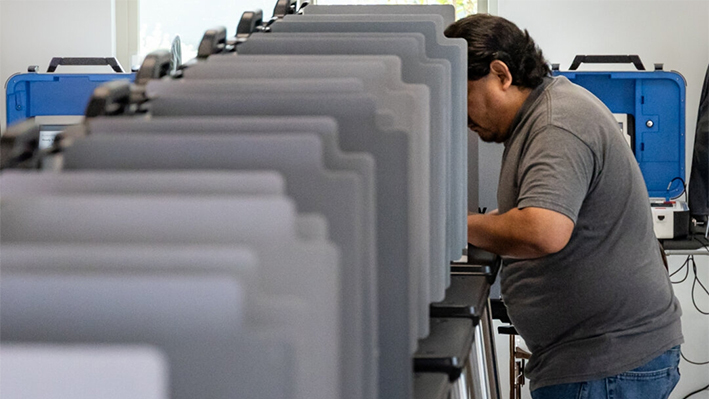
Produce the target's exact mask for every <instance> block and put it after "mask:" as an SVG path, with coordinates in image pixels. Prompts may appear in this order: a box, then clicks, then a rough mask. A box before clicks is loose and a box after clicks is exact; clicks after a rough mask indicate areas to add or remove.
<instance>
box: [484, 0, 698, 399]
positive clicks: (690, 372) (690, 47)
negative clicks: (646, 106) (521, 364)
mask: <svg viewBox="0 0 709 399" xmlns="http://www.w3.org/2000/svg"><path fill="white" fill-rule="evenodd" d="M497 7H498V15H500V16H502V17H505V18H507V19H509V20H511V21H512V22H514V23H516V24H517V25H518V26H519V27H520V28H523V29H528V30H529V33H530V34H531V36H532V37H533V38H534V39H535V41H536V42H537V43H538V44H539V46H540V47H541V48H542V50H543V52H544V54H545V56H546V58H547V59H548V60H549V61H550V62H553V63H559V64H561V69H562V70H567V69H568V67H569V65H570V64H571V61H572V60H573V58H574V56H575V55H576V54H638V55H639V56H640V58H641V59H642V60H643V63H644V64H645V67H646V68H648V69H652V66H653V63H664V64H665V70H676V71H679V72H681V73H682V75H683V76H684V77H685V78H686V80H687V98H686V100H687V101H686V127H687V130H686V172H687V176H689V172H690V170H691V159H692V148H693V144H694V132H695V126H696V120H697V107H698V102H699V96H700V92H701V88H702V83H703V80H704V73H705V72H706V69H707V66H708V65H709V2H708V1H706V0H695V1H687V0H665V1H658V0H642V1H635V0H614V1H607V0H605V1H604V0H497ZM610 68H613V69H621V68H622V70H632V66H630V65H628V66H627V67H619V66H600V65H598V66H582V67H581V68H580V69H610ZM502 148H503V147H502V146H501V145H493V144H484V143H483V144H481V156H480V169H481V174H482V176H481V180H480V202H481V206H487V207H489V208H493V207H496V203H497V201H496V199H495V191H496V188H497V178H498V169H499V162H500V157H501V154H502ZM619 200H621V199H619ZM684 258H685V257H683V256H674V257H670V268H671V270H676V269H677V268H679V266H680V265H681V264H682V262H683V261H684ZM697 266H698V269H699V274H700V279H701V281H702V282H704V283H705V285H707V283H709V257H706V256H698V257H697ZM682 274H683V273H682ZM690 274H691V273H690ZM676 277H677V276H676ZM673 279H674V278H673ZM691 286H692V284H691V279H690V280H688V281H687V282H685V283H682V284H679V285H675V292H676V295H677V297H678V298H679V299H680V302H681V304H682V307H683V310H684V315H683V316H682V325H683V329H684V334H685V340H686V343H685V345H683V351H684V353H685V354H686V355H687V356H688V357H689V358H690V360H695V361H696V360H699V361H706V360H709V342H707V339H706V338H707V336H709V317H707V316H702V315H700V314H699V313H698V312H697V311H696V310H695V309H694V306H693V305H692V300H691V296H690V292H691ZM698 298H699V299H700V301H701V302H700V306H703V309H704V310H705V311H706V310H707V309H709V302H707V296H706V295H704V296H702V295H701V294H698ZM498 347H499V349H500V350H501V352H503V353H501V361H503V362H504V363H503V364H501V368H500V370H501V371H502V372H503V373H504V374H506V364H507V363H506V361H507V357H506V355H504V353H506V352H507V350H506V341H504V342H503V344H502V345H498ZM579 361H583V360H582V359H579ZM680 368H681V373H682V379H681V381H680V383H679V385H678V387H677V388H676V389H675V391H674V392H673V394H672V396H671V397H672V398H682V397H683V396H684V395H686V394H687V393H689V392H691V391H693V390H695V389H698V388H701V387H703V386H705V385H706V384H708V383H709V366H692V365H689V364H687V363H686V362H684V361H683V362H682V364H681V365H680ZM502 381H504V382H505V383H506V381H507V380H506V378H503V379H502ZM506 391H507V389H503V395H504V396H505V397H507V392H506ZM701 395H704V396H701ZM701 395H698V397H704V398H706V397H707V396H706V393H703V394H701ZM525 397H527V398H528V397H529V392H528V390H527V388H525Z"/></svg>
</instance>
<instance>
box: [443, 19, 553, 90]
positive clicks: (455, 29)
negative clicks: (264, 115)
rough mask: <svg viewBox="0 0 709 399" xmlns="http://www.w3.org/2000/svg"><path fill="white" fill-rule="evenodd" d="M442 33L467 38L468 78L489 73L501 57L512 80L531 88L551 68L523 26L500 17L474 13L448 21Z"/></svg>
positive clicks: (538, 83) (475, 78)
mask: <svg viewBox="0 0 709 399" xmlns="http://www.w3.org/2000/svg"><path fill="white" fill-rule="evenodd" d="M445 35H446V36H447V37H451V38H456V37H457V38H463V39H465V40H466V41H467V42H468V80H478V79H480V78H482V77H484V76H485V75H487V74H488V73H490V63H491V62H492V61H494V60H500V61H502V62H504V63H505V64H506V65H507V68H509V70H510V73H511V74H512V84H513V85H515V86H521V87H527V88H531V89H534V88H535V87H537V86H539V85H540V84H542V78H544V77H545V76H549V75H550V74H551V71H550V69H549V65H548V64H547V62H546V60H545V59H544V56H543V55H542V50H540V49H539V47H537V45H536V44H535V43H534V40H533V39H532V38H531V37H530V36H529V32H527V30H526V29H525V30H524V31H522V30H521V29H519V28H518V27H517V25H515V24H513V23H512V22H510V21H508V20H506V19H504V18H502V17H496V16H492V15H488V14H474V15H470V16H467V17H465V18H463V19H460V20H458V21H456V22H455V23H454V24H452V25H450V26H449V27H448V28H447V29H446V31H445Z"/></svg>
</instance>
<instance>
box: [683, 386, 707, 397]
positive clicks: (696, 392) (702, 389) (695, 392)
mask: <svg viewBox="0 0 709 399" xmlns="http://www.w3.org/2000/svg"><path fill="white" fill-rule="evenodd" d="M707 389H709V385H707V386H705V387H704V388H701V389H697V390H696V391H694V392H691V393H689V394H688V395H687V396H685V397H684V398H682V399H687V398H688V397H690V396H692V395H696V394H698V393H699V392H701V391H705V390H707Z"/></svg>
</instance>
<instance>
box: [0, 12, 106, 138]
mask: <svg viewBox="0 0 709 399" xmlns="http://www.w3.org/2000/svg"><path fill="white" fill-rule="evenodd" d="M114 1H115V0H0V81H1V82H2V83H3V86H4V84H5V82H6V81H7V79H8V78H9V77H10V76H11V75H12V74H14V73H17V72H26V71H27V67H28V66H29V65H39V67H40V71H42V72H44V71H46V70H47V65H48V64H49V61H50V60H51V58H52V57H112V56H115V44H114V42H115V41H114V37H113V35H114V29H115V27H114V24H113V19H114V18H113V12H114V7H113V5H114ZM106 68H107V69H101V71H106V72H109V71H110V69H108V67H106ZM60 70H61V71H64V72H70V71H71V69H70V68H69V67H67V68H62V67H59V68H58V69H57V72H59V71H60ZM81 71H82V72H83V71H86V70H85V69H82V70H81ZM2 98H3V100H2V104H3V106H2V111H1V114H0V120H1V121H2V126H3V129H4V125H5V119H6V116H5V106H4V102H5V90H4V89H3V95H2Z"/></svg>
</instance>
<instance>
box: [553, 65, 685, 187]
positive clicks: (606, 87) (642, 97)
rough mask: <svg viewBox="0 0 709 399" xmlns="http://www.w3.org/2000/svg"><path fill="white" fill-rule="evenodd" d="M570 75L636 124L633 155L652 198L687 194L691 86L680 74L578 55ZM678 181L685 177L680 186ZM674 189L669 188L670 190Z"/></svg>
mask: <svg viewBox="0 0 709 399" xmlns="http://www.w3.org/2000/svg"><path fill="white" fill-rule="evenodd" d="M582 62H586V63H627V62H632V63H633V64H635V66H636V67H637V68H638V70H639V71H627V72H625V71H624V72H608V71H603V72H600V71H583V72H581V71H576V70H575V69H576V68H577V67H578V65H579V64H580V63H582ZM553 69H554V75H557V76H565V77H566V78H568V79H569V80H570V81H571V82H573V83H576V84H577V85H579V86H582V87H584V88H586V89H587V90H588V91H590V92H591V93H593V94H594V95H595V96H596V97H598V98H599V99H600V100H601V101H603V103H604V104H605V105H606V106H607V107H608V108H609V109H610V110H611V112H613V113H614V114H628V115H632V118H630V120H633V119H634V123H633V124H632V126H631V128H632V127H634V143H633V152H634V153H635V158H636V159H637V161H638V163H639V165H640V170H641V171H642V173H643V177H644V178H645V184H646V185H647V189H648V194H649V195H650V197H664V198H666V199H670V198H674V197H677V196H679V195H681V194H682V192H683V190H684V186H683V184H682V183H683V182H684V179H685V166H684V164H685V161H684V159H685V155H684V154H685V98H686V94H685V92H686V85H687V84H686V81H685V79H684V77H683V76H682V75H681V74H680V73H678V72H674V71H673V72H666V71H663V70H661V69H662V66H661V64H656V65H655V71H643V70H644V69H645V68H644V67H643V65H642V63H641V62H640V59H639V58H638V57H637V56H576V59H575V60H574V62H573V63H572V65H571V67H570V69H571V70H569V71H565V72H560V71H558V66H557V65H554V66H553ZM677 178H681V179H682V180H681V181H680V180H679V179H677ZM668 187H669V188H668Z"/></svg>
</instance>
